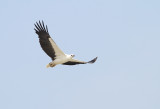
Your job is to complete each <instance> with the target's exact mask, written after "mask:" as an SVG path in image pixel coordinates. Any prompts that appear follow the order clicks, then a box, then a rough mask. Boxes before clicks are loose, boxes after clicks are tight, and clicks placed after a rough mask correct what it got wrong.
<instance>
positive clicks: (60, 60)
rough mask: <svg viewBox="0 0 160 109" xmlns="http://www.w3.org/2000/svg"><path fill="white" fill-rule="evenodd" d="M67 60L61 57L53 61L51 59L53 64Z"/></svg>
mask: <svg viewBox="0 0 160 109" xmlns="http://www.w3.org/2000/svg"><path fill="white" fill-rule="evenodd" d="M67 61H68V59H67V58H61V59H55V60H54V61H53V63H54V64H56V65H57V64H63V63H65V62H67Z"/></svg>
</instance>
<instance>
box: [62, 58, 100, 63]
mask: <svg viewBox="0 0 160 109" xmlns="http://www.w3.org/2000/svg"><path fill="white" fill-rule="evenodd" d="M96 60H97V57H96V58H94V59H92V60H91V61H89V62H74V61H68V62H66V63H63V65H77V64H87V63H90V64H92V63H94V62H95V61H96Z"/></svg>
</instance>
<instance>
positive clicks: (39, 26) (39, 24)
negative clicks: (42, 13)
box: [34, 20, 49, 34]
mask: <svg viewBox="0 0 160 109" xmlns="http://www.w3.org/2000/svg"><path fill="white" fill-rule="evenodd" d="M34 25H35V29H34V30H35V31H36V30H37V31H36V33H37V34H39V33H41V32H46V33H47V34H49V33H48V28H45V25H44V21H43V20H42V21H40V20H39V21H38V22H36V23H35V24H34ZM46 27H47V25H46Z"/></svg>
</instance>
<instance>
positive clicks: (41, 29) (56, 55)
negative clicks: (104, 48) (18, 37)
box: [34, 21, 97, 68]
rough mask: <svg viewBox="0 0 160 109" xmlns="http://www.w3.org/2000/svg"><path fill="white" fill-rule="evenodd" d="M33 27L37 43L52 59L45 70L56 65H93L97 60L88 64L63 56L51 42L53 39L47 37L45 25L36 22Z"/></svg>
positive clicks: (66, 55)
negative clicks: (37, 38)
mask: <svg viewBox="0 0 160 109" xmlns="http://www.w3.org/2000/svg"><path fill="white" fill-rule="evenodd" d="M34 25H35V29H34V30H35V32H36V33H37V34H38V36H39V42H40V45H41V47H42V49H43V50H44V52H45V53H46V54H47V55H48V56H49V57H51V59H52V62H50V63H49V64H48V65H47V66H46V67H47V68H48V67H54V66H56V65H57V64H62V65H76V64H87V63H94V62H95V61H96V60H97V57H96V58H94V59H93V60H91V61H88V62H84V61H79V60H76V59H73V57H74V56H75V55H73V54H71V55H68V54H64V53H63V51H62V50H61V49H60V48H59V47H58V46H57V45H56V43H55V42H54V41H53V39H52V38H51V37H50V35H49V32H48V28H47V25H46V26H45V25H44V23H43V21H42V23H41V22H40V21H39V23H37V22H36V24H34Z"/></svg>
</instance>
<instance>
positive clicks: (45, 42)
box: [34, 21, 65, 60]
mask: <svg viewBox="0 0 160 109" xmlns="http://www.w3.org/2000/svg"><path fill="white" fill-rule="evenodd" d="M34 25H35V29H34V30H35V31H36V33H37V34H38V36H39V42H40V45H41V47H42V49H43V50H44V52H45V53H46V54H47V55H48V56H49V57H51V58H52V60H54V59H55V58H56V57H57V56H62V55H65V54H64V53H63V52H62V50H61V49H60V48H59V47H58V46H57V45H56V43H55V42H54V41H53V39H52V38H51V37H50V35H49V33H48V28H47V25H46V27H45V26H44V23H43V21H42V23H41V22H40V21H39V23H37V22H36V24H34Z"/></svg>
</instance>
